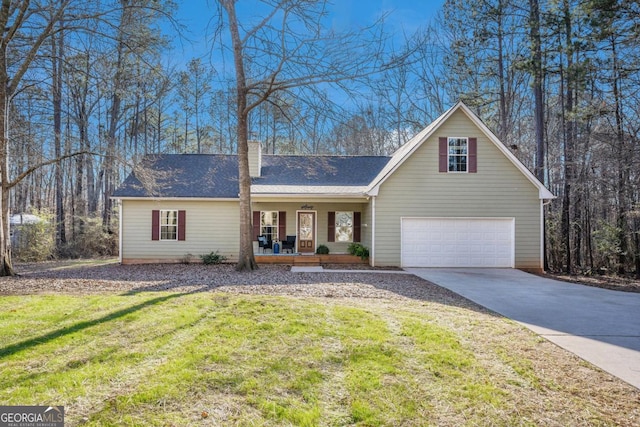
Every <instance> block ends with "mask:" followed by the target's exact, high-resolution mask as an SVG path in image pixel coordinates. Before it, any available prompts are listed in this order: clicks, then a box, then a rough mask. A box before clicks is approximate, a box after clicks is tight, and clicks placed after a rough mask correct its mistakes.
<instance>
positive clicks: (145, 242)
mask: <svg viewBox="0 0 640 427" xmlns="http://www.w3.org/2000/svg"><path fill="white" fill-rule="evenodd" d="M154 209H158V210H185V211H186V229H185V240H184V241H153V240H151V212H152V211H153V210H154ZM239 233H240V226H239V206H238V203H237V202H233V201H189V200H188V199H187V200H171V201H162V200H140V201H139V200H123V201H122V254H121V256H122V260H123V262H125V263H126V262H127V260H129V261H132V260H133V261H145V260H158V261H180V260H182V259H183V258H184V256H185V255H186V254H192V255H193V256H194V260H198V259H199V258H198V256H199V255H202V254H208V253H210V252H212V251H216V250H217V251H218V252H219V253H220V254H221V255H225V256H227V257H228V258H229V259H230V260H236V259H237V258H238V252H239V237H238V236H239Z"/></svg>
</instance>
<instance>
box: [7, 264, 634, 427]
mask: <svg viewBox="0 0 640 427" xmlns="http://www.w3.org/2000/svg"><path fill="white" fill-rule="evenodd" d="M21 267H22V266H21ZM22 271H23V272H26V273H25V274H24V275H23V276H21V277H18V278H1V279H0V295H1V296H0V325H2V327H1V328H0V402H2V404H5V405H19V404H41V405H49V404H56V405H64V406H65V410H66V421H67V425H69V426H75V425H92V426H98V425H99V426H111V425H114V426H115V425H135V426H138V425H158V426H191V425H192V426H205V425H206V426H210V425H252V426H253V425H267V426H271V425H273V426H276V425H277V426H280V425H319V426H323V425H327V426H343V425H363V426H365V425H366V426H376V425H388V426H396V425H407V426H413V425H436V426H460V425H474V426H475V425H481V426H496V425H497V426H520V425H522V426H524V425H531V426H541V425H544V426H572V425H576V426H589V425H594V426H605V425H620V426H632V425H640V391H638V390H637V389H635V388H633V387H631V386H629V385H627V384H626V383H623V382H622V381H620V380H618V379H616V378H614V377H612V376H610V375H608V374H606V373H604V372H602V371H600V370H599V369H597V368H595V367H593V366H592V365H590V364H588V363H586V362H584V361H582V360H581V359H579V358H577V357H576V356H574V355H572V354H570V353H568V352H566V351H564V350H562V349H560V348H559V347H556V346H555V345H553V344H551V343H549V342H547V341H546V340H544V339H542V338H540V337H538V336H536V335H535V334H533V333H531V332H529V331H528V330H526V329H524V328H522V327H521V326H519V325H517V324H515V323H513V322H511V321H508V320H506V319H504V318H502V317H499V316H496V315H495V314H493V313H491V312H488V311H486V310H483V309H482V308H480V307H478V306H477V305H475V304H473V303H471V302H469V301H467V300H465V299H463V298H460V297H459V296H457V295H455V294H453V293H451V292H449V291H447V290H444V289H442V288H440V287H438V286H435V285H432V284H430V283H428V282H426V281H423V280H421V279H418V278H416V277H414V276H410V275H403V274H384V273H375V274H374V273H368V274H362V273H360V274H358V273H349V274H345V273H321V274H301V273H291V272H290V271H288V269H287V268H285V267H265V268H262V269H261V270H260V271H259V272H257V273H251V274H239V273H235V272H234V271H233V267H232V266H224V265H222V266H208V267H207V266H201V265H177V266H157V265H156V266H119V265H116V264H108V263H107V264H103V265H99V264H91V263H86V264H84V265H81V266H77V265H74V264H73V263H71V264H66V265H65V264H57V263H48V264H46V265H44V267H43V266H42V265H41V266H24V268H22Z"/></svg>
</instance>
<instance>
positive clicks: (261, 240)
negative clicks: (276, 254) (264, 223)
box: [258, 236, 273, 253]
mask: <svg viewBox="0 0 640 427" xmlns="http://www.w3.org/2000/svg"><path fill="white" fill-rule="evenodd" d="M258 247H259V248H262V253H264V250H265V249H271V252H273V240H271V239H269V238H268V237H267V236H258Z"/></svg>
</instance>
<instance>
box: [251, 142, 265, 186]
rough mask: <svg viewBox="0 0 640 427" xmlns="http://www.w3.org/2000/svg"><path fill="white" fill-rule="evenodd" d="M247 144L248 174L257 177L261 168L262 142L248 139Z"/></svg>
mask: <svg viewBox="0 0 640 427" xmlns="http://www.w3.org/2000/svg"><path fill="white" fill-rule="evenodd" d="M248 145H249V176H251V178H257V177H259V176H260V171H261V170H262V144H261V143H260V141H248Z"/></svg>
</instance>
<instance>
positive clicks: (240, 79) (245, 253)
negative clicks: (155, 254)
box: [221, 0, 258, 271]
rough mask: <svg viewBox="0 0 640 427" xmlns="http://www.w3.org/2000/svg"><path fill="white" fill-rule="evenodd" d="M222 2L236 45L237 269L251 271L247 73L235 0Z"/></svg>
mask: <svg viewBox="0 0 640 427" xmlns="http://www.w3.org/2000/svg"><path fill="white" fill-rule="evenodd" d="M221 3H222V6H223V7H224V8H225V10H226V11H227V15H228V17H229V31H230V33H231V42H232V45H233V58H234V65H235V71H236V97H237V111H238V124H237V129H236V134H237V138H238V141H237V143H238V178H239V184H240V254H239V255H238V264H237V265H236V270H238V271H251V270H256V269H257V268H258V264H257V263H256V260H255V257H254V255H253V236H252V231H253V227H252V224H251V221H252V215H251V177H250V175H249V148H248V144H247V142H248V141H247V140H248V128H247V125H248V116H249V111H247V84H246V79H245V74H244V58H243V53H242V41H241V39H240V32H239V29H238V21H237V18H236V11H235V2H234V1H233V0H222V1H221Z"/></svg>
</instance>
